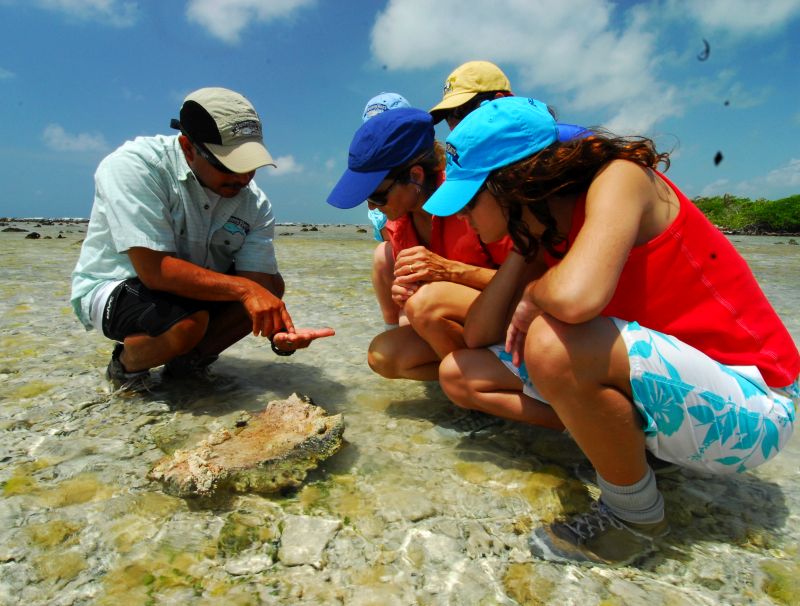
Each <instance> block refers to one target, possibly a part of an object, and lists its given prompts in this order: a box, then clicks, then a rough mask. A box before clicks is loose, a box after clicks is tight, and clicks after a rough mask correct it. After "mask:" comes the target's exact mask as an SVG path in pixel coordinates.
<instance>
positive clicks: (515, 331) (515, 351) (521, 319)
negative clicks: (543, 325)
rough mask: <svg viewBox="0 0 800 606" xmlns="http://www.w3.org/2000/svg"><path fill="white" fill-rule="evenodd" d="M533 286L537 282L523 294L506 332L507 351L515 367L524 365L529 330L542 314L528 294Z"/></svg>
mask: <svg viewBox="0 0 800 606" xmlns="http://www.w3.org/2000/svg"><path fill="white" fill-rule="evenodd" d="M533 284H535V282H532V283H531V284H530V285H529V286H528V288H526V289H525V292H524V293H523V294H522V298H521V299H520V301H519V303H517V307H516V309H515V310H514V315H513V316H511V323H510V324H509V325H508V330H507V331H506V351H507V352H508V353H510V354H511V361H512V363H513V364H514V366H519V365H520V364H522V361H523V360H524V357H525V337H526V336H527V335H528V329H529V328H530V325H531V322H533V320H534V319H535V318H536V316H539V315H541V313H542V310H541V309H539V307H537V306H536V304H535V303H534V302H533V301H532V300H531V298H530V296H529V294H528V292H529V291H530V289H532V287H533Z"/></svg>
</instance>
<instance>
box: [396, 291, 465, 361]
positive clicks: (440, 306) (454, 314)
mask: <svg viewBox="0 0 800 606" xmlns="http://www.w3.org/2000/svg"><path fill="white" fill-rule="evenodd" d="M479 294H480V291H478V290H475V289H474V288H470V287H468V286H463V285H462V284H454V283H453V282H429V283H428V284H425V285H423V286H421V287H420V289H419V290H418V291H417V292H416V293H414V294H413V295H412V296H411V298H409V299H408V301H406V305H405V312H406V315H407V316H408V320H409V322H410V323H411V326H412V327H413V328H414V330H415V331H416V333H417V334H418V335H420V336H421V337H422V338H423V339H424V340H425V341H426V342H427V343H428V345H430V347H431V349H432V350H433V351H434V352H436V355H437V357H438V358H439V359H442V358H444V357H445V356H446V355H447V354H449V353H450V352H453V351H455V350H457V349H464V348H465V347H466V344H465V343H464V319H465V318H466V317H467V312H468V311H469V307H470V305H472V302H473V301H474V300H475V299H477V298H478V295H479Z"/></svg>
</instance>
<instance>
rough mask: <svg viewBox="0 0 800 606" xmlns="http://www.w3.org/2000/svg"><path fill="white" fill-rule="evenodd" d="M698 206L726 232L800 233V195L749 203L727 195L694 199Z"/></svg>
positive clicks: (746, 200)
mask: <svg viewBox="0 0 800 606" xmlns="http://www.w3.org/2000/svg"><path fill="white" fill-rule="evenodd" d="M694 203H695V204H696V205H697V207H698V208H699V209H700V210H701V211H702V212H703V214H705V216H706V217H708V219H709V221H711V222H712V223H713V224H714V225H716V226H718V227H719V228H721V229H722V230H723V231H725V232H735V233H741V234H800V195H796V196H789V197H788V198H782V199H780V200H764V199H758V200H755V201H753V200H750V199H749V198H737V197H736V196H731V195H730V194H725V195H724V196H714V197H712V198H703V197H698V198H695V199H694Z"/></svg>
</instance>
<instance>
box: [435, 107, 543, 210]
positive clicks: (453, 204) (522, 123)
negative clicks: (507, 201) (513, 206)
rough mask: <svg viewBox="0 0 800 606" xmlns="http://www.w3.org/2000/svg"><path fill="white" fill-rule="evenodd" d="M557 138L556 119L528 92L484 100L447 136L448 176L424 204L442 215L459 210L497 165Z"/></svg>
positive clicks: (519, 156) (513, 159) (516, 158)
mask: <svg viewBox="0 0 800 606" xmlns="http://www.w3.org/2000/svg"><path fill="white" fill-rule="evenodd" d="M557 139H558V127H557V126H556V121H555V119H554V118H553V116H552V115H550V112H549V111H547V105H545V104H544V103H542V102H541V101H537V100H536V99H529V98H526V97H502V98H500V99H494V100H492V101H485V102H484V103H482V104H481V106H480V107H479V108H478V109H476V110H475V111H473V112H471V113H470V114H469V115H467V117H466V118H464V119H463V120H462V121H461V123H460V124H459V125H458V126H457V127H456V128H455V129H454V130H453V132H451V133H450V136H449V137H447V141H446V143H445V148H446V152H447V173H446V174H447V178H446V179H445V181H444V183H443V184H442V185H440V186H439V189H437V190H436V191H435V192H434V194H433V195H432V196H431V197H430V198H428V201H427V202H426V203H425V204H424V205H423V206H422V208H423V210H426V211H428V212H429V213H431V214H432V215H438V216H440V217H446V216H449V215H453V214H455V213H457V212H458V211H460V210H461V209H462V208H464V206H466V205H467V203H468V202H469V201H470V200H471V199H472V197H473V196H474V195H475V193H476V192H477V191H478V189H480V187H481V185H483V182H484V181H486V177H488V176H489V173H491V172H492V171H493V170H495V169H498V168H501V167H503V166H508V165H509V164H513V163H514V162H516V161H517V160H522V159H523V158H527V157H528V156H531V155H533V154H535V153H536V152H538V151H540V150H542V149H544V148H545V147H547V146H548V145H550V144H551V143H553V142H554V141H556V140H557Z"/></svg>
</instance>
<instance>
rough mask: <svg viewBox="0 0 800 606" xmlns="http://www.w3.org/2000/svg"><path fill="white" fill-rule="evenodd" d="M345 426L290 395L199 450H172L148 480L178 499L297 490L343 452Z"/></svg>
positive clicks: (215, 436) (212, 438) (209, 439)
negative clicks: (324, 463) (321, 465)
mask: <svg viewBox="0 0 800 606" xmlns="http://www.w3.org/2000/svg"><path fill="white" fill-rule="evenodd" d="M343 432H344V421H343V419H342V416H341V415H333V416H328V415H327V413H326V412H325V411H324V410H323V409H322V408H320V407H318V406H315V405H314V404H313V403H312V402H311V400H310V399H303V398H301V397H299V396H298V395H297V394H292V395H291V396H290V397H289V398H287V399H286V400H274V401H272V402H270V403H269V404H268V405H267V407H266V408H265V409H264V410H263V411H261V412H259V413H257V414H255V415H253V416H251V417H249V418H247V419H246V420H244V421H242V422H239V423H237V427H235V428H233V429H221V430H219V431H216V432H214V433H212V434H211V435H209V436H208V437H207V438H206V439H205V440H202V441H201V442H200V443H199V444H197V446H195V447H194V448H191V449H186V450H176V451H175V452H174V453H173V454H172V455H171V456H169V457H165V458H163V459H161V460H160V461H159V462H158V463H156V465H155V467H153V470H152V471H151V472H150V474H149V477H150V478H151V479H153V480H158V481H159V482H161V483H162V484H163V486H164V491H165V492H167V493H169V494H171V495H175V496H179V497H191V496H210V495H214V494H218V493H221V492H257V493H274V492H278V491H281V490H283V489H285V488H294V487H297V486H299V485H300V484H301V483H302V482H303V480H304V479H305V477H306V474H307V473H308V472H309V470H311V469H313V468H315V467H316V466H317V463H318V462H319V461H322V460H324V459H326V458H328V457H330V456H331V455H333V454H334V453H336V452H337V451H338V450H339V448H341V446H342V433H343Z"/></svg>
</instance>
